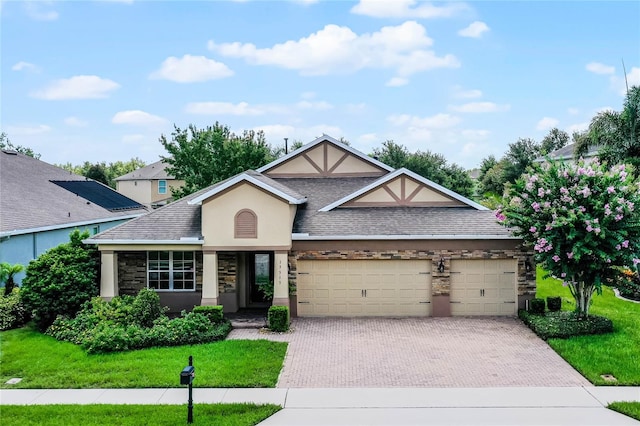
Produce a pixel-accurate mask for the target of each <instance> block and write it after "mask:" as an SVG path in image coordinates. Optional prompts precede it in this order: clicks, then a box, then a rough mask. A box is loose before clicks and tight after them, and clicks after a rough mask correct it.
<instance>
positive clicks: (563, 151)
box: [534, 143, 601, 163]
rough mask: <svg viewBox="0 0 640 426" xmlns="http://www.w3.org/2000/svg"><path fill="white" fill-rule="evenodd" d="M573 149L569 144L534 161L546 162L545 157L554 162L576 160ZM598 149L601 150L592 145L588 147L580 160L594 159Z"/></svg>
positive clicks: (572, 145)
mask: <svg viewBox="0 0 640 426" xmlns="http://www.w3.org/2000/svg"><path fill="white" fill-rule="evenodd" d="M575 148H576V144H575V143H571V144H569V145H565V146H563V147H562V148H560V149H556V150H555V151H552V152H550V153H549V154H547V155H546V156H542V157H538V158H536V159H535V160H534V161H535V162H536V163H542V162H544V161H546V159H547V157H548V158H549V159H551V160H556V161H567V160H574V159H577V158H576V156H575V153H574V151H575ZM600 148H601V147H600V146H595V145H592V146H590V147H589V150H588V151H587V152H586V153H584V154H583V155H581V157H582V158H592V157H596V156H597V155H598V151H599V150H600Z"/></svg>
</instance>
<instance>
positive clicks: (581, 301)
mask: <svg viewBox="0 0 640 426" xmlns="http://www.w3.org/2000/svg"><path fill="white" fill-rule="evenodd" d="M572 285H573V286H574V288H573V290H574V291H572V292H571V293H572V294H573V297H574V299H575V301H576V312H577V313H578V318H580V319H585V318H587V317H588V316H589V308H590V306H591V297H592V296H593V292H594V290H595V287H594V285H593V284H587V283H585V282H584V281H579V282H577V283H575V284H572Z"/></svg>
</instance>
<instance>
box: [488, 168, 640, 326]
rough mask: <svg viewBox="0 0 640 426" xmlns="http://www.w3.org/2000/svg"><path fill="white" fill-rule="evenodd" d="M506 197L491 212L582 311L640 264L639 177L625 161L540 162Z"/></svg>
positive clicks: (579, 310)
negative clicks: (613, 163)
mask: <svg viewBox="0 0 640 426" xmlns="http://www.w3.org/2000/svg"><path fill="white" fill-rule="evenodd" d="M505 203H506V206H504V207H503V208H502V209H501V210H499V211H498V212H497V214H496V216H497V217H498V219H499V220H501V222H502V223H503V224H504V225H505V226H507V227H509V228H511V229H512V231H513V233H514V234H515V235H517V236H519V237H521V238H522V239H523V240H524V241H525V244H526V245H527V246H529V247H532V248H533V250H534V253H535V258H536V261H537V262H538V263H540V264H542V265H543V267H544V268H545V269H546V270H547V271H549V273H550V274H551V275H553V276H555V277H558V278H560V279H562V280H563V282H564V285H567V286H569V288H570V289H571V294H572V295H573V297H574V298H575V301H576V311H577V312H578V316H579V317H582V318H586V317H587V316H588V315H589V306H590V303H591V297H592V296H593V294H594V293H595V292H597V293H598V294H600V293H601V292H602V283H605V282H607V280H609V279H612V278H614V277H615V276H616V275H617V274H620V273H621V270H622V268H633V269H635V268H637V267H638V264H639V263H640V259H639V258H640V180H639V179H635V178H634V177H633V173H631V170H630V167H629V166H624V165H617V166H613V167H608V166H606V165H601V164H599V163H597V162H594V163H591V164H585V163H582V162H581V163H579V164H577V165H575V164H562V163H557V162H556V163H552V164H543V165H538V166H536V167H535V168H534V169H533V170H532V171H531V172H530V173H528V174H524V175H523V176H522V177H521V178H520V179H519V180H518V181H517V182H516V183H515V184H514V185H513V186H511V187H510V188H509V191H508V194H507V197H506V199H505Z"/></svg>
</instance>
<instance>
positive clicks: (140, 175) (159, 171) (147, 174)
mask: <svg viewBox="0 0 640 426" xmlns="http://www.w3.org/2000/svg"><path fill="white" fill-rule="evenodd" d="M168 166H169V165H168V164H167V163H165V162H163V161H162V160H160V161H156V162H155V163H151V164H149V165H148V166H144V167H141V168H139V169H137V170H134V171H132V172H131V173H127V174H126V175H122V176H120V177H117V178H116V180H143V179H144V180H156V179H174V177H173V176H171V175H169V174H168V173H167V170H166V169H167V167H168Z"/></svg>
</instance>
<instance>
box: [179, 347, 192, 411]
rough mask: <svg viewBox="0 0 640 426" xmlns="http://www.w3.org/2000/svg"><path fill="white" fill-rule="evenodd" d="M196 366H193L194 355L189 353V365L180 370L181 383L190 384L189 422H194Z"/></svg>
mask: <svg viewBox="0 0 640 426" xmlns="http://www.w3.org/2000/svg"><path fill="white" fill-rule="evenodd" d="M195 375H196V368H195V367H194V366H193V356H191V355H189V365H187V366H186V367H185V368H183V369H182V372H180V384H181V385H189V400H188V401H187V404H188V405H187V423H193V378H194V377H195Z"/></svg>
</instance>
